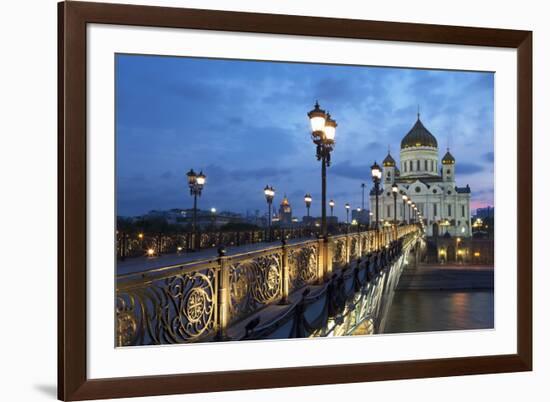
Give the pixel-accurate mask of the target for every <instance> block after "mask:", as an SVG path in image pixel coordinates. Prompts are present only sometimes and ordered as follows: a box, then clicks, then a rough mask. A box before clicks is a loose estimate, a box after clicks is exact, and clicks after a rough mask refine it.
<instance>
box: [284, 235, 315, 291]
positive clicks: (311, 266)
mask: <svg viewBox="0 0 550 402" xmlns="http://www.w3.org/2000/svg"><path fill="white" fill-rule="evenodd" d="M318 262H319V246H318V245H317V244H307V245H304V246H300V247H294V248H291V249H290V250H289V251H288V265H289V277H290V291H291V292H292V291H294V290H296V289H299V288H301V287H302V286H304V285H307V284H309V283H312V282H313V281H315V280H316V279H317V275H318Z"/></svg>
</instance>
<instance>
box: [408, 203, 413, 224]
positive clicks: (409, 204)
mask: <svg viewBox="0 0 550 402" xmlns="http://www.w3.org/2000/svg"><path fill="white" fill-rule="evenodd" d="M411 204H412V200H411V199H410V198H409V199H408V200H407V205H408V206H409V222H408V223H409V225H410V224H411Z"/></svg>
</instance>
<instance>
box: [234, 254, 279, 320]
mask: <svg viewBox="0 0 550 402" xmlns="http://www.w3.org/2000/svg"><path fill="white" fill-rule="evenodd" d="M281 260H282V252H281V251H280V250H278V251H276V252H271V253H268V254H261V255H259V256H253V257H249V258H246V259H243V260H241V261H236V262H231V263H230V265H229V268H228V269H229V285H230V289H229V290H230V292H229V293H230V303H229V310H230V322H231V323H234V322H236V321H238V320H240V319H242V318H244V317H246V316H247V315H249V314H251V313H253V312H254V311H256V310H258V309H260V308H262V307H264V306H265V305H267V304H269V303H272V302H275V301H278V300H279V299H280V297H281V284H282V263H281Z"/></svg>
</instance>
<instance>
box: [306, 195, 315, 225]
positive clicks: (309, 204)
mask: <svg viewBox="0 0 550 402" xmlns="http://www.w3.org/2000/svg"><path fill="white" fill-rule="evenodd" d="M311 201H313V198H311V194H309V193H308V194H306V195H304V202H305V203H306V208H307V217H308V218H309V208H310V207H311ZM308 221H309V219H308Z"/></svg>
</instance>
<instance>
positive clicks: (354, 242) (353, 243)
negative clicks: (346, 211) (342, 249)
mask: <svg viewBox="0 0 550 402" xmlns="http://www.w3.org/2000/svg"><path fill="white" fill-rule="evenodd" d="M358 246H359V241H358V239H357V237H356V236H353V237H351V238H350V245H349V256H350V261H351V260H353V259H356V258H357V257H359V247H358Z"/></svg>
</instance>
